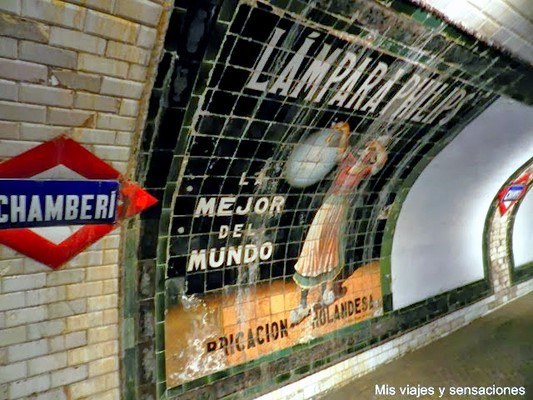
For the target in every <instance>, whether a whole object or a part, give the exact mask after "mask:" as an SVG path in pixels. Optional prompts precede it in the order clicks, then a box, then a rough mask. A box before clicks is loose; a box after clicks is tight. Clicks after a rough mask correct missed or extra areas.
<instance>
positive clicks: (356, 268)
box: [138, 0, 523, 398]
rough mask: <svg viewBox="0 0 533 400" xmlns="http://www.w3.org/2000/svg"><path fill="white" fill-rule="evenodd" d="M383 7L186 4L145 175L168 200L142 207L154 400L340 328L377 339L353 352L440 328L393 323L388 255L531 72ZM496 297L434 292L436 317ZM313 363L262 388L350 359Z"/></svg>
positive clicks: (145, 149)
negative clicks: (410, 206)
mask: <svg viewBox="0 0 533 400" xmlns="http://www.w3.org/2000/svg"><path fill="white" fill-rule="evenodd" d="M193 3H194V4H193ZM387 5H388V7H384V6H383V5H382V4H380V3H378V2H369V1H364V2H361V1H350V2H343V1H335V2H328V1H320V2H309V3H308V2H300V1H296V0H293V1H288V0H286V1H270V2H269V1H244V0H243V1H239V2H237V1H224V2H220V4H219V2H216V1H214V0H213V1H207V0H206V1H199V2H187V1H178V2H177V4H176V8H175V12H174V14H173V16H172V18H171V20H170V26H169V31H168V34H167V42H166V44H165V51H164V55H163V58H162V61H161V64H160V71H159V75H158V77H157V79H156V82H155V88H154V92H153V94H152V99H151V107H150V111H149V119H148V123H147V128H146V131H145V136H144V140H143V144H142V149H141V158H142V160H143V162H142V163H141V165H140V169H139V174H140V175H141V176H144V179H145V182H146V183H145V186H146V187H149V188H153V189H155V192H156V194H159V197H160V199H161V200H162V207H163V208H162V211H160V212H161V216H160V218H159V216H157V215H156V213H155V212H154V211H152V212H151V213H149V214H145V216H144V221H143V225H142V228H141V229H142V232H144V233H145V235H144V236H143V237H145V236H146V237H147V239H146V240H143V241H142V242H141V243H139V258H140V259H141V263H140V274H141V279H140V283H139V287H140V292H141V294H143V293H144V294H145V295H146V293H148V292H150V291H151V290H155V293H156V295H155V306H156V319H157V320H158V322H159V323H158V324H157V326H156V327H155V333H154V328H153V327H152V328H150V327H148V328H147V327H146V326H145V325H143V326H142V327H141V329H140V333H139V336H138V337H139V341H140V342H141V344H140V345H139V349H140V352H139V357H140V358H141V359H142V361H140V362H139V363H140V364H142V365H143V366H145V365H147V366H148V367H145V375H144V376H141V379H140V381H141V382H140V384H141V385H142V384H143V382H151V383H145V384H146V385H147V386H146V390H149V389H150V388H151V387H152V386H149V385H151V384H153V383H154V381H156V382H157V393H159V394H162V393H163V392H164V391H166V390H167V389H169V388H175V389H173V390H171V391H170V392H169V393H170V394H169V396H172V395H174V394H181V395H183V393H184V392H188V393H190V394H191V396H196V395H199V394H201V393H203V392H202V391H201V390H200V392H198V391H196V392H194V391H192V392H191V391H190V390H191V389H193V388H195V387H207V386H206V385H208V384H210V383H212V382H218V381H220V382H222V381H223V380H222V378H225V377H228V378H226V379H225V380H227V382H226V383H227V384H222V383H221V385H219V386H217V388H208V389H206V391H205V393H216V395H214V396H215V397H213V398H223V397H224V396H226V395H228V394H230V393H232V392H238V391H240V390H243V389H244V388H246V387H251V386H254V385H259V382H258V380H259V379H260V377H261V374H262V373H261V372H260V371H259V366H260V364H262V363H268V362H272V361H273V360H279V361H280V362H281V363H283V360H284V357H285V358H286V357H289V355H291V354H296V353H297V351H300V353H301V352H302V351H304V350H305V349H306V347H305V346H309V344H310V343H316V341H317V340H329V341H331V342H332V343H333V340H334V339H335V338H340V333H339V332H341V331H342V332H344V333H343V334H346V333H347V332H348V331H347V330H346V329H344V330H343V328H347V327H351V328H350V329H352V332H355V331H356V330H358V329H362V330H364V329H367V330H368V332H367V331H364V332H366V333H364V334H363V333H361V334H360V335H361V337H360V338H355V337H354V338H352V339H353V340H351V342H350V343H351V344H350V345H349V346H348V347H347V343H343V344H342V345H341V347H340V348H338V350H337V352H339V351H342V352H343V353H342V354H343V355H344V354H345V355H348V354H350V353H353V352H355V351H357V350H358V349H361V348H364V347H365V346H369V345H371V344H373V343H376V342H378V341H380V340H384V339H386V338H387V337H388V336H389V335H392V334H394V332H398V331H399V330H402V329H407V328H408V327H409V326H414V325H417V324H420V323H423V322H424V321H422V319H420V318H419V317H417V316H416V315H415V314H413V315H409V316H404V317H405V319H404V320H402V318H401V317H399V316H398V315H396V314H393V313H392V310H391V304H392V301H391V299H392V297H391V296H393V295H394V294H393V293H391V292H390V269H389V267H388V266H390V261H389V264H387V260H386V258H387V254H386V251H384V250H383V246H382V244H383V240H384V234H385V230H386V229H385V228H386V226H387V221H388V220H389V219H390V218H391V215H390V214H391V210H392V207H393V205H394V202H395V199H396V198H397V197H398V194H399V192H400V190H401V188H402V185H403V183H404V180H405V179H406V178H407V177H408V176H409V175H410V174H411V173H412V172H413V170H414V169H415V166H417V164H418V165H419V163H420V162H421V161H423V160H425V161H426V162H427V161H429V157H430V156H429V155H428V154H430V151H434V150H435V149H436V148H438V147H441V146H442V145H443V144H444V143H446V142H447V141H449V140H451V139H452V138H453V137H454V136H455V134H457V132H458V130H459V128H460V127H461V126H463V125H464V124H465V123H466V122H467V121H468V120H470V119H471V118H472V117H473V116H475V115H477V114H478V113H479V112H481V111H482V110H483V109H484V108H485V107H486V106H487V105H488V104H490V102H491V101H492V100H493V99H494V98H495V96H496V93H501V92H502V91H506V92H507V93H510V94H511V95H514V96H515V97H518V96H519V95H518V92H519V90H518V89H517V86H513V84H515V83H516V85H518V82H519V81H520V80H521V79H523V75H522V73H521V72H520V71H519V73H516V71H513V73H514V75H513V78H512V79H511V80H512V83H513V84H508V83H509V82H507V81H506V82H505V85H504V84H503V81H505V79H502V82H500V81H499V79H500V78H501V77H502V76H508V77H510V76H511V74H510V73H509V71H507V70H506V69H505V68H506V67H504V68H503V69H502V71H501V74H497V73H496V71H497V68H498V67H499V66H500V63H501V65H507V64H504V61H500V60H499V58H498V57H497V56H495V54H493V53H490V51H489V50H488V48H487V47H485V46H484V45H483V44H481V43H479V42H476V41H469V40H470V39H465V38H464V37H462V36H461V35H460V34H459V33H458V32H457V31H454V30H453V29H452V28H450V27H448V26H447V25H445V24H444V23H443V22H442V21H439V20H437V19H435V18H433V17H431V16H430V15H429V14H426V13H422V12H421V13H420V14H416V15H414V14H413V15H411V16H408V15H407V11H410V12H414V11H415V10H416V9H415V8H413V7H411V6H410V5H408V3H405V2H396V3H391V2H387ZM406 10H407V11H406ZM465 41H466V42H465ZM505 63H508V59H505ZM517 68H518V69H520V68H521V65H520V64H517ZM485 74H491V76H493V77H494V79H492V80H490V81H487V82H486V83H483V85H482V84H481V82H485V80H484V78H483V76H484V75H485ZM506 74H507V75H506ZM167 173H168V176H167ZM144 174H145V175H144ZM158 230H159V240H158V241H157V243H156V242H155V241H150V240H149V239H148V236H149V235H146V234H147V233H150V232H151V233H152V236H153V234H154V233H156V232H157V231H158ZM389 255H390V254H389ZM154 263H156V264H157V265H154ZM387 265H388V266H387ZM154 271H155V272H154ZM154 277H155V282H154ZM486 290H488V289H487V288H486V287H485V286H482V287H481V286H480V287H479V288H478V287H476V288H474V289H472V290H470V291H468V292H465V293H463V294H461V295H459V296H458V298H460V300H457V298H455V300H453V301H452V300H451V299H449V298H446V299H444V301H442V299H436V298H435V299H432V301H433V300H435V301H437V300H438V301H439V302H440V303H439V304H440V305H439V306H438V307H436V310H437V311H435V312H434V313H433V314H431V315H433V316H437V315H438V314H439V313H441V314H442V313H443V312H446V311H448V310H449V307H450V304H453V307H456V306H457V305H459V304H465V303H467V302H468V301H472V299H474V298H479V296H480V295H481V293H486ZM142 297H143V296H141V298H142ZM150 302H154V300H153V299H147V300H146V302H143V303H142V304H144V305H141V307H142V308H143V309H144V312H143V310H141V317H140V318H141V319H142V318H143V315H144V316H146V317H147V318H148V319H149V318H150V317H151V315H149V314H148V311H147V310H148V309H149V308H150V304H152V303H150ZM443 304H444V305H443ZM441 306H442V307H441ZM163 307H164V312H163ZM418 311H420V310H418ZM424 315H428V314H424ZM424 318H426V317H425V316H424ZM407 320H409V321H408V322H407ZM402 321H403V322H402ZM147 332H148V333H149V334H150V332H151V336H152V338H153V337H155V338H156V346H157V348H156V349H155V351H156V365H157V366H158V367H157V376H154V372H153V370H152V372H150V365H153V363H152V361H153V360H152V361H150V360H149V359H148V358H146V357H145V358H143V356H142V355H143V354H150V350H149V349H150V346H153V344H152V343H153V340H149V336H150V335H148V336H146V333H147ZM361 332H362V331H361ZM359 339H361V340H359ZM143 340H145V342H143ZM163 343H164V346H163ZM326 347H327V346H326ZM325 350H327V348H325ZM312 351H313V350H312V349H311V348H307V350H305V353H306V356H305V357H300V356H298V359H297V360H296V361H295V360H292V361H290V362H289V361H287V362H286V365H288V366H289V368H290V369H289V371H288V372H283V366H282V365H281V364H279V366H280V368H279V369H278V370H277V371H276V372H279V374H280V375H279V376H276V375H273V376H271V377H269V380H268V382H266V381H265V382H266V383H265V384H264V385H263V387H262V389H260V390H259V391H265V388H266V387H274V386H275V385H276V384H279V383H281V382H283V381H285V380H287V379H292V378H293V377H294V374H293V372H291V371H292V369H295V370H296V369H297V370H299V371H300V372H298V373H308V372H309V371H310V370H312V369H313V368H319V367H320V366H321V365H324V364H327V363H329V362H330V361H332V360H333V359H334V358H330V359H328V360H325V359H324V360H322V359H321V360H322V362H321V363H318V362H317V363H316V365H315V364H313V367H311V361H309V359H310V357H311V358H312ZM330 353H331V354H337V353H335V352H334V351H333V352H330ZM314 354H315V355H316V356H317V357H318V356H319V352H315V353H314ZM320 354H321V353H320ZM337 356H338V357H340V356H341V353H338V354H337ZM321 357H322V358H323V357H324V356H323V355H322V356H321ZM286 359H287V358H286ZM287 360H288V359H287ZM306 360H307V361H306ZM308 363H309V364H308ZM230 367H236V368H237V369H229V368H230ZM239 368H240V369H239ZM254 368H255V369H254ZM242 371H256V372H254V373H253V374H252V376H248V375H246V372H244V375H243V372H242ZM163 372H164V373H163ZM250 373H251V372H250ZM241 375H242V376H241ZM238 377H240V378H238ZM245 377H246V378H245ZM241 378H242V379H241ZM271 378H274V379H275V380H274V381H272V380H271ZM232 379H233V380H232ZM243 381H246V383H243ZM265 385H266V386H265ZM142 390H144V389H142V386H141V391H142ZM193 393H196V394H193ZM250 393H251V392H250ZM183 396H185V395H183ZM216 396H218V397H216ZM184 398H188V397H184Z"/></svg>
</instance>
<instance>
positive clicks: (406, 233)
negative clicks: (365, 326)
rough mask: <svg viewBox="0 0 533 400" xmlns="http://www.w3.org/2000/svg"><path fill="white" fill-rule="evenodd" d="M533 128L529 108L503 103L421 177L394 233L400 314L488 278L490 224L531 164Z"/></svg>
mask: <svg viewBox="0 0 533 400" xmlns="http://www.w3.org/2000/svg"><path fill="white" fill-rule="evenodd" d="M532 125H533V109H532V108H531V107H528V106H524V105H522V104H519V103H516V102H514V101H511V100H506V99H503V98H502V99H500V100H497V101H496V102H494V103H493V104H492V105H491V106H490V107H489V108H487V110H485V111H484V112H483V113H482V114H481V115H480V116H479V117H478V118H476V119H475V120H474V121H473V122H472V123H470V124H469V125H468V126H466V127H465V128H464V129H463V130H462V131H461V133H460V134H459V135H458V136H457V137H456V138H455V139H454V140H453V141H452V142H451V143H450V144H449V145H448V146H447V147H445V148H444V150H442V151H441V152H440V153H439V154H438V155H437V156H436V157H435V159H433V160H432V161H431V162H430V163H429V165H428V166H427V167H426V168H425V169H424V171H423V172H422V173H421V174H420V176H419V178H418V179H417V180H416V182H415V183H414V185H413V186H412V188H411V189H410V191H409V194H408V195H407V198H406V200H405V202H404V203H403V206H402V209H401V212H400V215H399V218H398V222H397V225H396V230H395V233H394V239H393V246H392V260H391V263H392V271H391V273H392V292H393V304H394V309H398V308H402V307H406V306H408V305H410V304H413V303H416V302H418V301H420V300H422V299H424V298H427V297H429V296H434V295H437V294H440V293H443V292H446V291H448V290H451V289H454V288H457V287H460V286H464V285H467V284H469V283H472V282H475V281H477V280H481V279H483V278H484V277H485V271H484V261H483V258H484V255H483V229H484V226H485V218H486V215H487V212H488V210H489V207H490V204H491V202H492V200H493V198H494V194H495V193H497V192H498V190H499V188H500V186H501V184H502V182H505V181H506V179H507V177H508V176H510V175H511V174H512V173H513V172H514V171H515V170H516V169H517V168H518V167H519V166H521V165H522V164H523V163H524V162H526V160H528V159H529V158H530V157H531V154H532V153H533V134H532V131H531V126H532ZM465 155H467V156H465Z"/></svg>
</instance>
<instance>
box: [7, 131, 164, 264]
mask: <svg viewBox="0 0 533 400" xmlns="http://www.w3.org/2000/svg"><path fill="white" fill-rule="evenodd" d="M156 201H157V200H156V199H155V198H154V197H152V196H151V195H150V194H149V193H147V192H146V191H144V190H143V189H142V188H140V187H139V186H137V185H136V184H134V183H132V182H129V181H125V180H124V178H123V177H122V176H121V175H120V173H119V172H118V171H117V170H115V169H114V168H113V167H111V166H110V165H109V164H107V163H105V162H104V161H103V160H101V159H99V158H98V157H96V156H95V155H94V154H92V153H91V152H90V151H88V150H87V149H85V148H84V147H82V146H81V145H80V144H78V143H77V142H75V141H74V140H72V139H70V138H67V137H65V136H60V137H58V138H56V139H54V140H51V141H49V142H46V143H43V144H41V145H39V146H37V147H35V148H33V149H31V150H29V151H27V152H25V153H22V154H20V155H19V156H17V157H14V158H12V159H10V160H7V161H5V162H3V163H0V244H4V245H6V246H8V247H11V248H13V249H14V250H17V251H18V252H20V253H22V254H25V255H27V256H29V257H31V258H33V259H35V260H37V261H39V262H41V263H43V264H46V265H48V266H49V267H51V268H53V269H57V268H59V267H60V266H61V265H62V264H64V263H65V262H67V261H68V260H70V259H71V258H73V257H74V256H76V255H77V254H79V253H80V252H81V251H83V250H84V249H86V248H87V247H88V246H90V245H91V244H93V243H95V242H96V241H97V240H99V239H100V238H102V237H103V236H105V235H106V234H107V233H109V232H111V231H112V230H113V229H115V228H116V227H117V226H118V222H120V221H121V220H123V219H125V218H128V217H131V216H133V215H135V214H137V213H139V212H141V211H143V210H144V209H146V208H148V207H150V206H152V205H153V204H155V203H156Z"/></svg>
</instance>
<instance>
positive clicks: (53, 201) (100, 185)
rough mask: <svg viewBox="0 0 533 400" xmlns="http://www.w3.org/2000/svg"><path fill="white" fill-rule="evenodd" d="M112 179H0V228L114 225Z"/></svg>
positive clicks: (115, 188)
mask: <svg viewBox="0 0 533 400" xmlns="http://www.w3.org/2000/svg"><path fill="white" fill-rule="evenodd" d="M118 195H119V182H118V181H115V180H78V181H70V180H31V179H0V229H9V228H32V227H44V226H58V225H86V224H113V223H114V222H115V219H116V210H117V201H118Z"/></svg>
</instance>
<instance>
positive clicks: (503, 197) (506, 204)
mask: <svg viewBox="0 0 533 400" xmlns="http://www.w3.org/2000/svg"><path fill="white" fill-rule="evenodd" d="M530 178H531V174H530V173H528V172H526V173H524V174H522V175H520V177H518V178H517V179H515V180H514V181H513V182H511V184H510V185H508V186H506V187H505V188H504V189H503V190H502V191H501V192H500V193H498V202H499V205H498V207H499V209H500V215H505V213H506V212H507V211H508V210H509V209H510V208H511V207H512V206H513V205H514V204H515V203H516V202H517V201H518V200H520V199H521V198H522V196H523V195H524V194H525V193H526V191H527V186H528V183H529V180H530Z"/></svg>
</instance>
